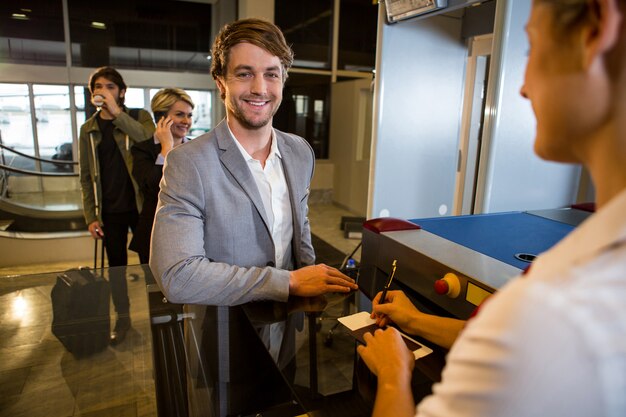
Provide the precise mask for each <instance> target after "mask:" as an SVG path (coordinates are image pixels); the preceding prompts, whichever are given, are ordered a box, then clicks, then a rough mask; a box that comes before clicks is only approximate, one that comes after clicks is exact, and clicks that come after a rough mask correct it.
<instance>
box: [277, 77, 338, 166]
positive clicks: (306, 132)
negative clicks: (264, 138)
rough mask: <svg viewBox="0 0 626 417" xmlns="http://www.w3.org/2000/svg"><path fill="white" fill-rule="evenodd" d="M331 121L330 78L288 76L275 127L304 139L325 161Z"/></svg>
mask: <svg viewBox="0 0 626 417" xmlns="http://www.w3.org/2000/svg"><path fill="white" fill-rule="evenodd" d="M329 118H330V76H326V75H312V74H299V73H293V72H291V73H289V78H287V82H286V83H285V88H284V90H283V102H282V104H281V105H280V107H279V109H278V112H276V115H274V120H273V125H274V127H276V128H277V129H279V130H282V131H285V132H289V133H295V134H296V135H298V136H302V137H303V138H304V139H306V140H307V141H308V142H309V143H310V144H311V147H313V150H314V151H315V157H316V158H317V159H326V158H328V126H329Z"/></svg>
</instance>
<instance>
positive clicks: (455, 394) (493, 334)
mask: <svg viewBox="0 0 626 417" xmlns="http://www.w3.org/2000/svg"><path fill="white" fill-rule="evenodd" d="M442 377H443V379H442V382H441V383H440V384H437V385H435V386H434V388H433V395H432V396H430V397H427V398H425V399H424V400H423V401H422V402H421V403H420V404H419V405H418V407H417V414H418V415H419V416H441V417H444V416H445V417H456V416H481V417H489V416H506V417H518V416H550V417H558V416H563V417H591V416H593V417H598V416H607V417H608V416H610V417H623V416H626V191H623V192H622V193H621V194H619V195H618V196H616V197H615V198H613V199H612V200H611V201H610V202H609V203H608V204H607V205H606V206H605V207H603V208H602V209H601V210H600V211H598V212H597V213H596V214H594V215H593V216H591V217H590V218H589V219H588V220H587V221H585V222H584V223H583V224H581V225H580V226H579V227H578V228H577V229H575V230H574V231H573V232H572V233H570V234H569V235H568V236H567V237H566V238H565V239H563V241H561V242H560V243H559V244H558V245H557V246H555V247H554V248H552V249H551V250H550V251H548V252H546V253H545V254H543V255H542V256H540V257H539V258H538V259H537V260H536V261H535V262H534V263H533V265H532V267H531V268H530V271H529V273H528V274H527V275H526V276H525V277H524V278H523V279H516V280H514V281H513V282H511V283H510V284H508V285H507V286H506V287H505V288H503V289H502V290H501V291H500V292H499V293H497V294H496V295H495V296H493V297H491V298H490V299H489V300H487V301H486V303H485V305H484V306H483V307H482V308H481V311H480V312H479V314H478V315H477V316H476V317H475V318H474V319H471V320H470V321H469V322H468V325H467V327H466V328H465V329H464V331H463V332H462V334H461V336H460V338H459V339H458V340H457V342H456V343H455V344H454V346H453V347H452V349H451V351H450V353H449V354H448V358H447V366H446V368H445V370H444V372H443V375H442Z"/></svg>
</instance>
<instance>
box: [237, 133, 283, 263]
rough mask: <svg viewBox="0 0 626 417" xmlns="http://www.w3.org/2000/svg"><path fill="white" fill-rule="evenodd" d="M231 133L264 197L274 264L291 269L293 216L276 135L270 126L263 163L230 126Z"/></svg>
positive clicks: (262, 197)
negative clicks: (267, 146)
mask: <svg viewBox="0 0 626 417" xmlns="http://www.w3.org/2000/svg"><path fill="white" fill-rule="evenodd" d="M229 131H230V135H231V137H232V138H233V140H234V141H235V143H236V144H237V148H239V151H240V152H241V154H242V155H243V157H244V159H245V160H246V162H247V163H248V167H249V168H250V172H252V176H253V177H254V180H255V181H256V185H257V187H258V189H259V194H261V199H262V200H263V207H264V208H265V214H266V215H267V219H268V221H269V226H270V230H271V232H272V240H273V241H274V253H275V263H276V267H277V268H280V269H292V268H293V262H292V259H291V258H292V256H291V240H292V237H293V219H292V214H291V203H290V199H289V189H288V188H287V180H286V179H285V173H284V171H283V165H282V162H281V158H282V156H281V154H280V151H279V150H278V146H277V143H276V135H275V133H274V130H273V129H272V145H271V148H270V154H269V156H268V157H267V159H266V160H265V167H263V166H262V165H261V162H260V161H258V160H256V159H254V158H253V157H251V156H250V154H249V153H248V152H247V151H246V150H245V149H244V148H243V146H241V144H240V143H239V141H238V140H236V139H235V135H233V132H232V131H231V130H230V127H229Z"/></svg>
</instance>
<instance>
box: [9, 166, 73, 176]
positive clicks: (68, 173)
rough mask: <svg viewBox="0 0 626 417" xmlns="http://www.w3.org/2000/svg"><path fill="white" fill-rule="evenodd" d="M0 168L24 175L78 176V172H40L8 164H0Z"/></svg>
mask: <svg viewBox="0 0 626 417" xmlns="http://www.w3.org/2000/svg"><path fill="white" fill-rule="evenodd" d="M0 169H3V170H6V171H10V172H15V173H17V174H25V175H34V176H37V177H78V173H76V172H41V171H30V170H28V169H20V168H14V167H10V166H8V165H4V164H0Z"/></svg>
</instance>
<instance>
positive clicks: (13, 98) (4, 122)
mask: <svg viewBox="0 0 626 417" xmlns="http://www.w3.org/2000/svg"><path fill="white" fill-rule="evenodd" d="M0 130H2V143H3V144H4V145H6V146H10V147H13V148H15V149H16V150H18V151H20V152H24V153H27V154H30V155H34V154H35V152H34V142H33V125H32V122H31V117H30V101H29V94H28V85H26V84H0ZM5 155H6V156H9V157H11V156H12V155H14V154H10V153H7V152H5Z"/></svg>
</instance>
